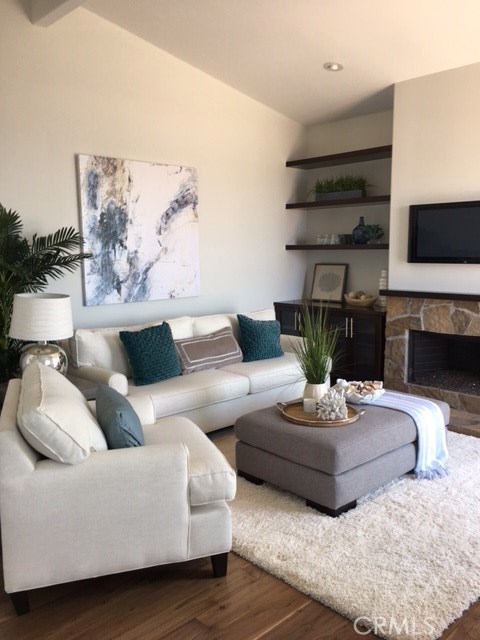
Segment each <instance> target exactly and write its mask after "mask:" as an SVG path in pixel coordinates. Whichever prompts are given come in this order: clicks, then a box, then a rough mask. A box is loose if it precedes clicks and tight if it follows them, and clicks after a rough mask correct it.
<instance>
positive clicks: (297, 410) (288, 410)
mask: <svg viewBox="0 0 480 640" xmlns="http://www.w3.org/2000/svg"><path fill="white" fill-rule="evenodd" d="M277 407H278V408H279V409H280V412H281V414H282V416H283V417H284V418H285V420H288V421H289V422H293V423H294V424H301V425H303V426H304V427H346V426H347V425H349V424H352V422H356V421H357V420H358V419H359V418H360V416H361V415H362V414H364V413H365V409H354V408H353V407H350V406H349V405H347V415H348V418H345V420H319V419H318V418H317V416H316V415H314V414H311V413H305V412H304V410H303V402H293V403H292V404H284V403H283V402H278V403H277Z"/></svg>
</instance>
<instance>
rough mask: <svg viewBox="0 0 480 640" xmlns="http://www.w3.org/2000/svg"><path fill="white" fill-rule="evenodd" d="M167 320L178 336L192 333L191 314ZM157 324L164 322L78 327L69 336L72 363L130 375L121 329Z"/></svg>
mask: <svg viewBox="0 0 480 640" xmlns="http://www.w3.org/2000/svg"><path fill="white" fill-rule="evenodd" d="M167 322H168V324H169V326H170V329H171V330H172V335H173V337H174V339H175V340H176V339H177V338H178V339H180V338H189V337H191V336H192V335H193V329H192V318H191V317H190V316H180V317H178V318H173V319H172V320H167ZM158 324H161V322H159V321H157V322H149V323H143V324H139V325H130V326H123V327H102V328H99V329H76V330H75V335H74V337H73V338H71V339H70V363H71V364H72V366H74V367H102V368H104V369H110V370H111V371H117V372H118V373H122V374H123V375H125V376H127V378H131V377H132V371H131V369H130V365H129V363H128V358H127V353H126V351H125V348H124V347H123V345H122V342H121V340H120V336H119V334H120V331H140V330H141V329H146V328H148V327H153V326H156V325H158Z"/></svg>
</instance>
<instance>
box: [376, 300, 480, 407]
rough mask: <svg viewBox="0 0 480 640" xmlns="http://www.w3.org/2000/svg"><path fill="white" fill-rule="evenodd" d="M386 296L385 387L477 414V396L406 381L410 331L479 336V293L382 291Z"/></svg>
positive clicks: (479, 400) (478, 400) (478, 401)
mask: <svg viewBox="0 0 480 640" xmlns="http://www.w3.org/2000/svg"><path fill="white" fill-rule="evenodd" d="M380 293H381V295H385V296H386V298H387V316H386V327H385V338H386V342H385V369H384V384H385V387H387V388H390V389H396V390H397V391H405V392H409V393H414V394H417V395H422V396H426V397H429V398H436V399H438V400H444V401H445V402H447V403H448V404H449V405H450V406H451V407H452V408H453V409H459V410H463V411H466V412H469V413H477V414H480V396H477V395H467V394H465V393H461V392H458V391H454V390H446V389H437V388H433V387H424V386H419V385H416V384H413V383H410V382H408V380H407V359H408V335H409V331H410V330H416V331H431V332H434V333H440V334H450V335H456V336H460V335H461V336H480V295H478V296H477V295H470V294H453V293H430V292H424V291H396V290H383V291H381V292H380Z"/></svg>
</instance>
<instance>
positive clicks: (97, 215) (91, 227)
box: [78, 154, 199, 306]
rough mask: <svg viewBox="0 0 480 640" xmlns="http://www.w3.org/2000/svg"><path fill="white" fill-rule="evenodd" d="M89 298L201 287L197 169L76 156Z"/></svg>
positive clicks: (174, 293) (139, 297)
mask: <svg viewBox="0 0 480 640" xmlns="http://www.w3.org/2000/svg"><path fill="white" fill-rule="evenodd" d="M78 178H79V191H80V207H81V222H82V234H83V237H84V239H85V247H84V248H85V251H89V252H90V253H91V254H92V258H91V259H89V260H86V261H85V262H84V265H83V267H84V268H83V275H84V294H85V304H86V305H87V306H94V305H102V304H114V303H121V302H142V301H146V300H162V299H167V298H181V297H189V296H197V295H199V239H198V214H197V204H198V194H197V172H196V170H195V169H194V168H192V167H181V166H174V165H168V164H156V163H151V162H138V161H132V160H120V159H117V158H105V157H102V156H92V155H83V154H80V155H79V156H78Z"/></svg>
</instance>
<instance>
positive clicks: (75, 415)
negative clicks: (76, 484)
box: [17, 362, 107, 464]
mask: <svg viewBox="0 0 480 640" xmlns="http://www.w3.org/2000/svg"><path fill="white" fill-rule="evenodd" d="M17 422H18V426H19V429H20V431H21V433H22V435H23V437H24V438H25V440H26V441H27V442H28V443H29V444H30V445H31V446H32V447H33V448H34V449H36V451H38V452H39V453H41V454H42V455H44V456H46V457H47V458H51V459H52V460H56V461H57V462H65V463H67V464H77V463H78V462H82V461H83V460H85V459H86V458H88V456H89V455H90V453H91V452H92V451H104V450H106V449H107V442H106V440H105V437H104V435H103V433H102V430H101V429H100V427H99V425H98V424H97V422H96V421H95V418H94V417H93V415H92V413H91V411H90V409H89V407H88V403H87V400H86V398H85V397H84V396H83V394H82V393H81V391H80V390H79V389H77V387H75V386H74V385H73V384H72V383H71V382H70V381H69V380H67V378H65V376H63V375H62V374H61V373H59V372H58V371H55V369H52V368H51V367H46V366H45V365H41V364H38V363H37V362H34V363H32V364H30V365H29V366H28V367H27V368H26V369H25V371H24V373H23V376H22V389H21V392H20V400H19V403H18V410H17Z"/></svg>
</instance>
